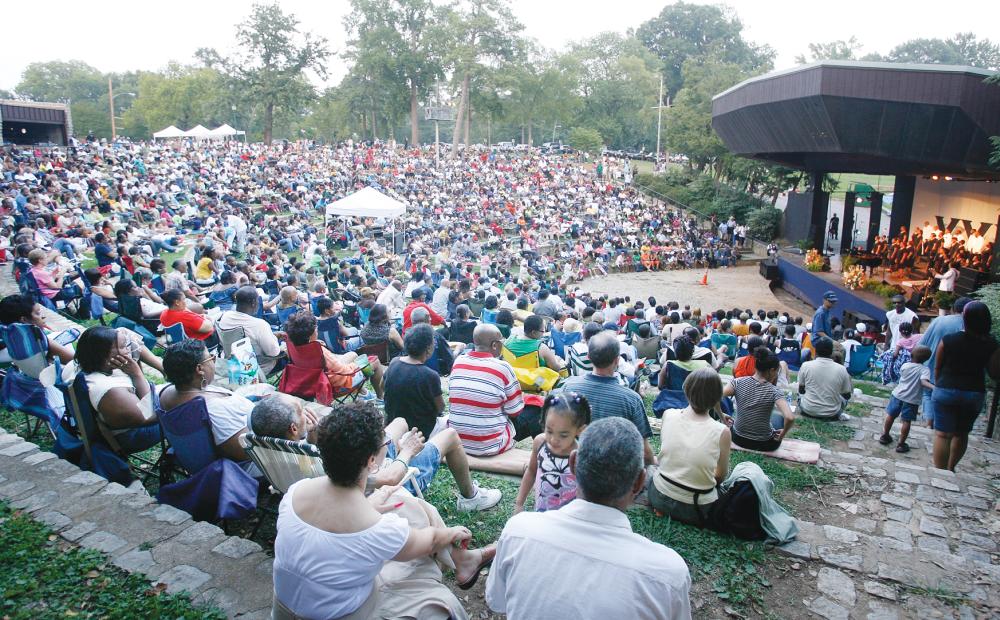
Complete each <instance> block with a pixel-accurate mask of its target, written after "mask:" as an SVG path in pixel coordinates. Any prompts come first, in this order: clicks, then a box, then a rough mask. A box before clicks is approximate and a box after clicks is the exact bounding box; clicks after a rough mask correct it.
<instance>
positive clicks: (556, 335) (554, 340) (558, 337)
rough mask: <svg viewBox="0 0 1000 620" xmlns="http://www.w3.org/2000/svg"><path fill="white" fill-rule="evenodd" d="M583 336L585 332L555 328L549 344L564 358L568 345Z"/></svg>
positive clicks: (551, 333) (576, 341) (550, 335)
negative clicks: (569, 331) (562, 330)
mask: <svg viewBox="0 0 1000 620" xmlns="http://www.w3.org/2000/svg"><path fill="white" fill-rule="evenodd" d="M483 313H484V314H485V313H486V311H485V310H483ZM582 337H583V334H582V333H581V332H573V333H570V334H567V333H566V332H561V331H558V330H557V329H555V328H553V329H552V331H550V332H549V344H550V345H551V346H552V351H553V352H554V353H555V354H556V355H558V356H559V357H561V358H562V359H566V347H572V346H573V345H574V344H576V343H578V342H580V339H581V338H582Z"/></svg>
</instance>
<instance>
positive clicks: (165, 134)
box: [153, 125, 185, 140]
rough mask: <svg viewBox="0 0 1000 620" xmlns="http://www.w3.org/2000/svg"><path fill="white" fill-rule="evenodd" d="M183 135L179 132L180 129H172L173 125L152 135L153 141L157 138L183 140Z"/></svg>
mask: <svg viewBox="0 0 1000 620" xmlns="http://www.w3.org/2000/svg"><path fill="white" fill-rule="evenodd" d="M184 135H185V134H184V132H183V131H181V130H180V129H177V128H176V127H174V126H173V125H171V126H170V127H167V128H166V129H163V130H160V131H157V132H156V133H154V134H153V139H154V140H155V139H157V138H183V137H184Z"/></svg>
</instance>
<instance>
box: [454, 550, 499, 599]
mask: <svg viewBox="0 0 1000 620" xmlns="http://www.w3.org/2000/svg"><path fill="white" fill-rule="evenodd" d="M494 557H496V555H495V554H494V556H493V557H490V558H489V559H486V560H483V561H482V562H480V563H479V566H477V567H476V572H474V573H472V578H471V579H469V580H468V581H463V582H461V583H458V582H455V585H457V586H458V588H459V590H468V589H470V588H472V586H474V585H476V582H477V581H479V573H481V572H483V569H484V568H486V567H487V566H490V565H492V564H493V558H494Z"/></svg>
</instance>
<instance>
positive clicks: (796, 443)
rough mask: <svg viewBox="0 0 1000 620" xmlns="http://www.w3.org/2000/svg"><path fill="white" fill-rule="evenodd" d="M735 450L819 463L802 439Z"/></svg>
mask: <svg viewBox="0 0 1000 620" xmlns="http://www.w3.org/2000/svg"><path fill="white" fill-rule="evenodd" d="M733 450H742V451H744V452H758V453H759V454H763V455H764V456H770V457H773V458H776V459H782V460H784V461H792V462H793V463H809V464H815V463H817V462H818V461H819V444H818V443H816V442H815V441H802V440H801V439H785V440H784V441H782V442H781V445H780V446H778V449H777V450H772V451H771V452H759V451H758V450H748V449H746V448H741V447H740V446H737V445H736V444H735V443H734V444H733ZM470 458H471V457H470Z"/></svg>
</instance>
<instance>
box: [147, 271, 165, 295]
mask: <svg viewBox="0 0 1000 620" xmlns="http://www.w3.org/2000/svg"><path fill="white" fill-rule="evenodd" d="M149 286H150V287H151V288H152V289H153V291H154V292H156V294H157V295H161V294H163V291H165V290H167V285H166V284H165V283H164V282H163V276H160V275H156V276H153V279H152V280H150V282H149Z"/></svg>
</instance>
